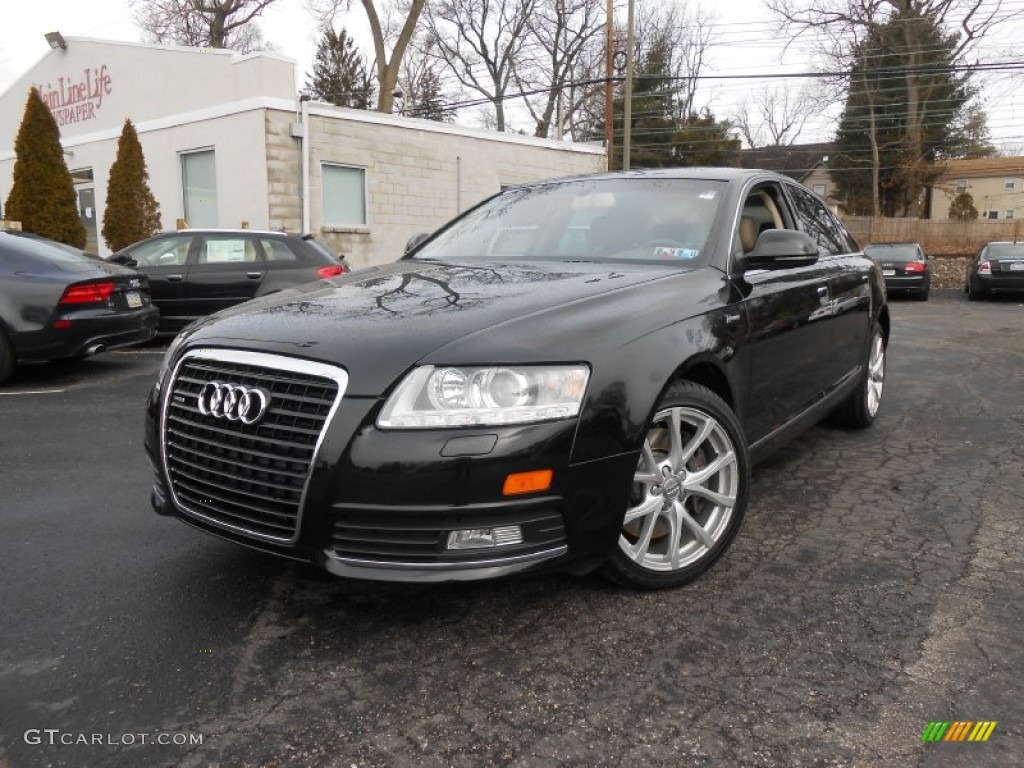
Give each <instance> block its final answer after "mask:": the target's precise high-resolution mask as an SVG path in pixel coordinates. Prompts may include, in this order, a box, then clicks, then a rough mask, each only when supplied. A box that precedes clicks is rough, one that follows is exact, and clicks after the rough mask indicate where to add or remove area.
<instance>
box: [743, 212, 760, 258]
mask: <svg viewBox="0 0 1024 768" xmlns="http://www.w3.org/2000/svg"><path fill="white" fill-rule="evenodd" d="M740 244H741V245H742V246H743V252H744V253H750V252H751V251H752V250H754V246H755V245H756V244H757V222H756V221H754V219H752V218H751V217H750V216H740Z"/></svg>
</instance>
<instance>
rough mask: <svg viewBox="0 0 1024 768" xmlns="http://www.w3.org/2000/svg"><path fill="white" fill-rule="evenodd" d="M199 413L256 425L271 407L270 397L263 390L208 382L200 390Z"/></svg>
mask: <svg viewBox="0 0 1024 768" xmlns="http://www.w3.org/2000/svg"><path fill="white" fill-rule="evenodd" d="M198 401H199V412H200V413H201V414H203V416H213V418H215V419H227V420H228V421H240V422H242V423H243V424H255V423H256V422H257V421H259V420H260V419H262V418H263V415H264V414H265V413H266V412H267V408H268V406H269V405H270V395H269V394H268V393H267V392H266V391H265V390H262V389H256V388H253V389H250V388H249V387H241V386H238V385H236V384H222V383H220V382H219V381H208V382H206V384H204V385H203V388H202V389H201V390H199V397H198Z"/></svg>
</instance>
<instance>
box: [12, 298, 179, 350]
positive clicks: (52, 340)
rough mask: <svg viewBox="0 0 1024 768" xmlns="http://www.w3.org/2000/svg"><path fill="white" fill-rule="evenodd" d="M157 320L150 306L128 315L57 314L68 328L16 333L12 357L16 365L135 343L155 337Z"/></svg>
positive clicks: (93, 312)
mask: <svg viewBox="0 0 1024 768" xmlns="http://www.w3.org/2000/svg"><path fill="white" fill-rule="evenodd" d="M159 318H160V313H159V311H158V310H157V309H156V307H153V306H147V307H143V308H141V309H138V310H134V311H131V312H118V313H112V312H109V311H106V310H104V311H78V312H72V313H67V314H64V315H58V317H57V319H58V320H68V321H70V323H71V325H70V326H68V327H67V328H53V327H52V326H51V327H48V328H45V329H43V330H40V331H31V332H28V333H24V334H18V335H17V336H15V337H14V338H13V339H12V341H13V342H14V350H15V356H16V357H17V359H18V360H19V361H20V362H29V361H35V360H60V359H62V358H68V357H79V356H81V355H84V354H87V353H88V352H89V350H90V349H93V348H95V347H97V346H99V347H101V348H102V349H104V350H105V349H116V348H117V347H126V346H130V345H132V344H139V343H141V342H144V341H148V340H149V339H152V338H153V337H154V336H155V335H156V329H157V324H158V323H159ZM97 351H99V350H97Z"/></svg>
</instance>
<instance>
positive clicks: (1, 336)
mask: <svg viewBox="0 0 1024 768" xmlns="http://www.w3.org/2000/svg"><path fill="white" fill-rule="evenodd" d="M13 372H14V347H13V346H12V345H11V342H10V340H9V339H8V338H7V334H6V333H4V329H3V328H0V386H2V385H3V383H4V382H5V381H7V379H9V378H10V377H11V374H12V373H13Z"/></svg>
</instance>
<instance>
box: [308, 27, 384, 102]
mask: <svg viewBox="0 0 1024 768" xmlns="http://www.w3.org/2000/svg"><path fill="white" fill-rule="evenodd" d="M306 90H307V91H308V92H309V93H310V94H311V95H312V96H314V97H315V98H317V99H319V100H320V101H326V102H328V103H330V104H335V105H337V106H339V107H351V108H353V109H370V106H371V105H372V104H373V102H374V95H373V94H374V87H373V76H372V75H371V74H370V72H369V70H368V69H367V67H366V61H365V59H364V58H363V54H362V53H361V52H360V51H359V49H358V48H356V47H355V43H354V42H353V40H352V38H351V37H349V36H348V33H347V32H345V30H344V29H340V30H338V31H337V32H335V31H334V30H333V29H332V28H330V27H328V28H326V29H324V33H323V36H322V37H321V38H320V42H319V43H318V44H317V47H316V58H315V59H314V61H313V71H312V72H311V73H309V74H307V75H306Z"/></svg>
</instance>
